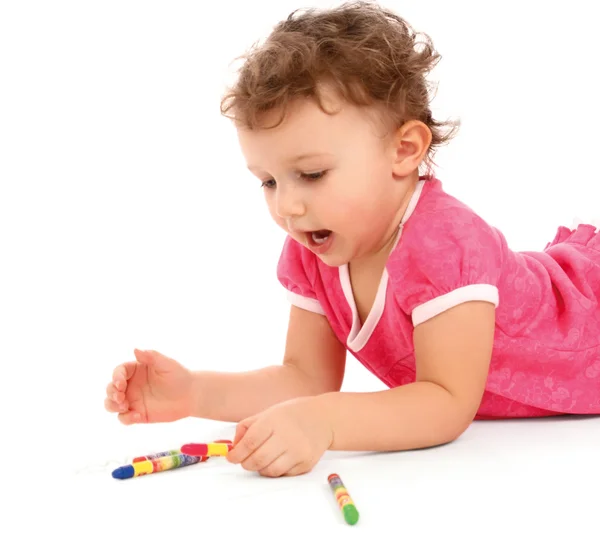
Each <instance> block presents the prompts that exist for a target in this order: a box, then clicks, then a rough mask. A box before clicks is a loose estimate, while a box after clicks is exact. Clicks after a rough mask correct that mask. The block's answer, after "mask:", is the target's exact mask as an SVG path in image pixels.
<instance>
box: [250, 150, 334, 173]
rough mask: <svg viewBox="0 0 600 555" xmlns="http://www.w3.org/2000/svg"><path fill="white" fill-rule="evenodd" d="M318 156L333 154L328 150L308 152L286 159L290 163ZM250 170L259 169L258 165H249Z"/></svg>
mask: <svg viewBox="0 0 600 555" xmlns="http://www.w3.org/2000/svg"><path fill="white" fill-rule="evenodd" d="M317 156H332V155H331V154H330V153H328V152H307V153H305V154H299V155H298V156H293V157H292V158H289V159H288V160H286V162H287V163H288V164H297V163H298V162H300V161H302V160H305V159H307V158H316V157H317ZM248 169H249V170H251V171H252V170H257V169H258V168H257V167H256V166H248Z"/></svg>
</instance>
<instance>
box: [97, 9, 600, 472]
mask: <svg viewBox="0 0 600 555" xmlns="http://www.w3.org/2000/svg"><path fill="white" fill-rule="evenodd" d="M438 59H439V55H438V54H437V53H436V51H435V50H434V48H433V46H432V44H431V42H430V40H429V38H428V37H427V36H426V35H421V34H416V33H415V32H414V31H413V30H412V28H411V27H410V26H409V25H408V24H407V23H406V22H405V21H404V20H403V19H402V18H400V17H399V16H398V15H396V14H394V13H392V12H390V11H389V10H386V9H383V8H382V7H380V6H378V5H377V4H376V3H372V2H352V3H347V4H344V5H341V6H339V7H337V8H334V9H328V10H316V9H313V10H305V11H302V12H300V11H296V12H293V13H292V14H291V15H290V16H289V17H288V18H287V19H285V20H284V21H282V22H280V23H279V24H278V25H277V26H276V27H275V28H274V30H273V31H272V33H271V34H270V35H269V37H268V38H267V39H266V41H264V42H263V43H262V44H257V45H255V46H253V47H252V48H251V49H250V50H249V52H248V53H247V55H246V56H245V58H244V63H243V66H242V67H241V69H240V72H239V75H238V76H237V79H236V82H235V84H234V85H233V86H232V88H231V89H230V90H228V91H227V93H226V95H225V96H224V98H223V101H222V105H221V109H222V112H223V114H224V115H226V116H227V117H229V118H231V119H232V120H233V122H234V124H235V129H236V132H237V136H238V138H239V144H240V148H241V150H242V153H243V155H244V158H245V160H246V162H247V165H248V168H249V170H250V171H251V172H252V173H253V174H254V175H255V176H256V178H257V180H258V181H259V182H260V183H261V185H262V189H263V193H264V196H265V200H266V202H267V205H268V208H269V211H270V214H271V217H272V218H273V220H274V221H275V223H276V224H277V225H279V226H280V227H281V228H283V229H284V230H285V231H286V233H287V234H288V235H287V237H286V241H285V244H284V246H283V250H282V253H281V258H280V261H279V264H278V279H279V282H280V283H281V284H282V285H283V287H285V289H286V290H287V294H288V295H289V300H290V303H291V309H290V317H289V328H288V334H287V344H286V349H285V356H284V358H283V361H282V363H281V364H279V365H275V366H271V367H268V368H263V369H260V370H255V371H249V372H239V373H225V372H223V373H220V372H212V371H190V370H188V369H186V368H185V367H184V366H182V365H181V364H179V363H178V362H176V361H175V360H173V359H170V358H168V357H166V356H165V355H163V354H161V353H158V352H156V351H140V350H135V360H133V361H131V362H125V363H123V364H121V365H119V366H117V367H116V368H115V370H114V371H113V375H112V380H111V382H110V383H109V385H108V387H107V390H106V400H105V407H106V409H107V410H108V411H110V412H114V413H117V414H118V418H119V420H120V421H121V422H122V423H124V424H132V423H146V422H169V421H174V420H177V419H180V418H184V417H188V416H195V417H199V418H207V419H213V420H220V421H229V422H237V423H238V424H237V428H236V434H235V439H234V444H235V446H234V448H233V450H232V451H231V452H230V453H229V456H228V460H229V461H230V462H231V463H235V464H241V466H242V467H243V468H244V469H246V470H249V471H254V472H258V473H260V474H262V475H264V476H271V477H277V476H284V475H286V476H292V475H298V474H302V473H306V472H309V471H310V470H311V469H312V468H313V467H314V465H315V464H316V463H317V462H318V461H319V459H320V458H321V457H322V455H323V453H324V452H325V451H326V450H329V449H331V450H356V451H367V450H369V451H396V450H404V449H415V448H421V447H427V446H434V445H440V444H444V443H448V442H451V441H453V440H455V439H456V438H458V437H459V436H460V435H461V434H462V433H463V432H464V431H465V430H466V429H467V428H468V426H469V425H470V423H471V422H472V421H473V419H484V418H488V419H489V418H512V417H540V416H548V415H557V414H598V413H600V307H599V303H598V300H599V299H598V297H599V295H600V236H599V235H598V233H597V231H596V229H595V227H594V226H592V225H587V224H582V225H579V226H578V227H577V228H576V229H574V230H571V229H567V228H565V227H559V228H558V231H557V233H556V236H555V237H554V239H553V240H552V241H551V242H549V243H548V244H547V246H546V247H545V248H544V249H543V250H542V251H540V252H515V251H513V250H511V249H510V248H509V247H508V246H507V242H506V240H505V237H504V236H503V235H502V233H501V232H500V231H498V230H497V229H495V228H494V227H492V226H490V225H488V224H487V223H486V222H485V221H484V220H483V219H482V218H481V217H479V216H478V215H477V214H476V213H475V212H474V211H473V210H472V209H470V208H469V207H468V206H467V205H466V204H464V203H463V202H461V201H460V200H458V199H456V198H454V197H453V196H452V195H450V194H448V193H447V192H445V191H444V188H443V186H442V183H441V181H440V180H439V179H438V178H436V177H435V176H434V172H433V170H432V167H433V165H434V164H433V153H434V151H435V149H436V148H438V147H439V146H440V145H443V144H445V143H447V142H448V141H449V140H451V138H452V137H453V136H454V134H455V132H456V130H457V127H458V126H457V124H456V123H454V122H451V121H447V122H440V121H437V120H436V119H434V117H433V116H432V113H431V110H430V107H429V102H430V99H429V85H428V82H427V81H426V75H427V73H428V72H429V71H430V70H431V69H432V68H433V67H434V65H435V64H436V63H437V61H438ZM347 353H351V355H353V356H354V357H356V358H357V359H358V360H359V361H360V362H361V364H362V365H364V366H365V367H366V368H368V369H369V370H370V371H371V372H372V373H373V374H374V375H375V376H377V377H378V378H379V379H380V380H381V381H382V382H383V383H385V384H386V386H387V389H385V390H383V391H378V392H365V393H352V392H340V388H341V384H342V379H343V376H344V366H345V362H346V355H347Z"/></svg>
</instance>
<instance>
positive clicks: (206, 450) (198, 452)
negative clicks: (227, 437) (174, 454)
mask: <svg viewBox="0 0 600 555" xmlns="http://www.w3.org/2000/svg"><path fill="white" fill-rule="evenodd" d="M232 449H233V444H232V443H230V442H227V443H186V444H185V445H182V446H181V452H182V453H184V454H186V455H191V456H193V457H206V456H208V457H225V456H227V453H229V451H231V450H232Z"/></svg>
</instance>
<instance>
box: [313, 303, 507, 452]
mask: <svg viewBox="0 0 600 555" xmlns="http://www.w3.org/2000/svg"><path fill="white" fill-rule="evenodd" d="M494 329H495V313H494V306H493V305H492V304H490V303H485V302H468V303H464V304H462V305H459V306H457V307H454V308H452V309H450V310H448V311H446V312H444V313H442V314H439V315H438V316H436V317H434V318H432V319H431V320H428V321H426V322H424V323H423V324H421V325H419V326H417V327H416V328H415V331H414V347H415V358H416V361H417V381H416V382H415V383H412V384H408V385H404V386H401V387H397V388H394V389H390V390H387V391H381V392H375V393H330V394H326V395H323V396H321V398H320V401H321V406H322V409H323V411H324V414H325V415H326V416H327V418H328V419H329V420H330V422H331V427H332V431H333V443H332V445H331V449H335V450H350V451H355V450H356V451H362V450H368V451H371V450H373V451H397V450H404V449H417V448H421V447H430V446H434V445H440V444H443V443H448V442H450V441H453V440H454V439H456V438H457V437H458V436H460V435H461V434H462V433H463V432H464V431H465V430H466V429H467V427H468V426H469V425H470V423H471V422H472V420H473V418H474V416H475V414H476V413H477V410H478V408H479V404H480V402H481V398H482V396H483V392H484V388H485V383H486V379H487V374H488V369H489V365H490V359H491V355H492V348H493V339H494Z"/></svg>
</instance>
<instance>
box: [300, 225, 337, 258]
mask: <svg viewBox="0 0 600 555" xmlns="http://www.w3.org/2000/svg"><path fill="white" fill-rule="evenodd" d="M333 236H334V233H333V232H332V231H331V230H329V229H319V230H318V231H307V232H306V241H307V243H308V246H309V247H310V249H311V250H312V251H313V252H314V253H316V254H325V252H327V251H328V250H329V247H330V246H331V242H332V241H333Z"/></svg>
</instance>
